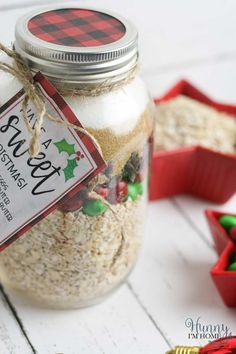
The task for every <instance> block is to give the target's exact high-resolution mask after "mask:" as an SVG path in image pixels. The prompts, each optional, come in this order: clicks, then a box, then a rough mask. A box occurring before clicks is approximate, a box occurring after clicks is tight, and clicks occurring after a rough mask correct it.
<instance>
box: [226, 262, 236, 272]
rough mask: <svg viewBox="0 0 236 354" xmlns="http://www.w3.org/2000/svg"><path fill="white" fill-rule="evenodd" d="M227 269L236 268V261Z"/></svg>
mask: <svg viewBox="0 0 236 354" xmlns="http://www.w3.org/2000/svg"><path fill="white" fill-rule="evenodd" d="M227 270H236V262H234V263H231V264H230V265H229V266H228V269H227Z"/></svg>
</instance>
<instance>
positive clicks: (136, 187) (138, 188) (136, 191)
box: [128, 183, 143, 202]
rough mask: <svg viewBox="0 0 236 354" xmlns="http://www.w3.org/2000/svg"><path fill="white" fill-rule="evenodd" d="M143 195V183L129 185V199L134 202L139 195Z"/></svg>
mask: <svg viewBox="0 0 236 354" xmlns="http://www.w3.org/2000/svg"><path fill="white" fill-rule="evenodd" d="M142 194H143V185H142V183H132V184H131V183H130V184H128V197H130V198H131V199H132V201H133V202H134V201H135V200H136V199H137V198H138V196H139V195H142Z"/></svg>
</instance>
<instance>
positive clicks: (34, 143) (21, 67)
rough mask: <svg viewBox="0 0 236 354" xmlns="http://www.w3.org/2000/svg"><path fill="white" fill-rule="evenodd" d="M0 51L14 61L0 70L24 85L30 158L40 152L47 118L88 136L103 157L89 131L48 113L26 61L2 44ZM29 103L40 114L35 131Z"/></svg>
mask: <svg viewBox="0 0 236 354" xmlns="http://www.w3.org/2000/svg"><path fill="white" fill-rule="evenodd" d="M0 51H2V52H4V53H5V54H6V55H7V56H8V57H9V58H11V59H12V60H13V65H9V64H7V63H5V62H3V61H0V70H2V71H4V72H6V73H8V74H10V75H12V76H14V77H16V78H17V79H18V80H19V81H20V83H21V84H22V86H23V88H24V91H25V96H24V99H23V102H22V113H23V119H24V122H25V126H26V128H27V130H28V132H29V133H30V135H31V139H30V143H29V154H30V157H35V156H37V155H38V154H39V152H40V149H41V145H40V134H41V129H42V126H43V122H44V118H45V117H46V118H48V119H49V120H50V121H52V122H54V123H57V124H60V125H63V126H65V127H67V128H73V129H75V130H76V131H79V132H81V133H84V134H86V135H88V136H89V138H90V139H91V140H92V141H93V143H94V145H95V146H96V148H97V149H98V151H99V153H100V154H101V156H103V155H102V150H101V147H100V145H99V144H98V142H97V140H96V139H95V138H94V137H93V136H92V135H91V134H90V133H89V132H88V131H87V130H85V129H84V128H82V127H79V126H77V125H74V124H71V123H70V122H68V121H62V120H60V119H58V118H55V117H53V116H52V115H51V114H49V113H48V112H47V110H46V107H45V103H44V100H43V98H42V97H41V95H40V92H39V89H38V88H37V86H36V85H35V83H34V78H33V75H32V73H31V70H30V68H29V67H28V65H27V64H26V62H25V61H24V59H23V58H22V57H21V56H20V55H19V54H18V53H16V52H15V51H14V50H11V49H9V48H7V47H5V46H4V45H3V44H2V43H0ZM29 101H32V102H33V104H34V106H35V108H36V110H37V112H38V113H39V116H38V119H37V121H36V124H35V127H34V129H33V128H32V127H31V125H30V123H29V120H28V117H27V106H28V102H29Z"/></svg>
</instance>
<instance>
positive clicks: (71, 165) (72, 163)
mask: <svg viewBox="0 0 236 354" xmlns="http://www.w3.org/2000/svg"><path fill="white" fill-rule="evenodd" d="M77 166H78V164H77V162H76V158H75V159H72V160H67V166H66V167H65V168H64V169H63V172H64V176H65V182H67V181H68V180H69V179H71V178H73V177H75V175H74V169H75V168H76V167H77Z"/></svg>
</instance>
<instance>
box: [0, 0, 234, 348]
mask: <svg viewBox="0 0 236 354" xmlns="http://www.w3.org/2000/svg"><path fill="white" fill-rule="evenodd" d="M53 2H54V1H53V0H51V1H47V0H8V1H6V0H1V1H0V35H1V38H0V40H1V41H2V42H4V43H5V44H7V43H10V42H11V41H12V40H13V38H14V23H15V21H16V19H17V17H18V16H19V15H21V14H23V13H24V12H26V11H28V10H29V9H32V8H34V7H35V6H39V5H40V6H41V5H44V4H47V5H50V4H52V3H53ZM60 3H63V1H60ZM67 4H68V2H67ZM76 4H83V5H86V4H87V5H94V6H97V7H102V8H108V9H113V10H116V11H117V12H120V13H121V14H123V15H125V16H126V17H128V18H130V19H131V20H133V21H134V22H135V23H136V24H137V26H138V27H139V30H140V49H141V53H142V72H143V76H144V78H145V80H146V82H147V84H148V85H149V88H150V91H151V93H152V95H153V96H158V95H160V94H161V93H163V92H164V91H165V90H166V89H167V88H168V87H169V86H170V85H172V84H173V83H174V82H175V81H177V80H178V79H180V78H186V79H188V80H190V81H191V82H193V83H194V84H196V85H197V86H198V87H199V88H201V89H203V90H204V91H205V92H206V93H208V94H209V95H210V96H212V97H214V98H215V99H218V100H221V101H225V102H231V103H236V25H235V13H236V2H235V0H225V1H222V0H198V1H195V2H194V1H189V0H178V1H173V0H172V1H171V0H165V1H161V0H146V1H135V0H129V1H127V0H119V1H115V0H110V1H109V0H97V1H95V0H94V1H91V0H87V1H80V2H76ZM0 75H1V73H0ZM0 78H1V76H0ZM205 208H214V209H220V210H225V211H228V212H235V211H236V198H235V197H234V198H232V199H231V200H230V201H229V202H228V203H227V204H226V205H223V206H219V205H214V204H211V203H209V202H206V201H202V200H198V199H194V198H191V197H188V196H178V197H175V198H172V199H169V200H163V201H158V202H153V203H150V205H149V213H148V217H147V231H146V235H145V239H144V244H143V249H142V252H141V255H140V258H139V261H138V263H137V266H136V268H135V270H134V271H133V273H132V274H131V276H130V278H129V280H128V281H127V282H126V284H125V285H123V286H122V287H121V288H120V289H119V290H118V291H117V292H116V293H115V294H114V295H113V296H112V297H111V298H110V299H108V300H107V301H106V302H105V303H103V304H101V305H98V306H96V307H92V308H89V309H84V310H77V311H55V310H54V311H50V310H45V309H39V308H34V307H32V306H30V305H29V304H28V303H27V302H26V301H24V300H22V299H19V298H17V297H16V296H15V295H14V294H13V293H12V292H11V291H9V290H8V289H3V288H1V289H0V354H30V353H38V354H62V353H63V354H100V353H105V354H139V353H144V354H162V353H163V354H164V352H165V351H166V350H168V349H169V348H170V347H171V346H173V345H175V344H181V343H186V344H187V343H189V344H192V345H194V344H199V343H200V344H205V343H206V340H193V339H191V340H190V339H189V338H188V333H189V329H188V328H187V327H186V325H185V321H186V319H187V318H192V319H193V320H196V319H197V318H199V317H200V318H201V320H200V321H201V323H202V324H205V325H206V324H211V325H215V324H224V325H225V326H228V328H229V329H230V331H231V332H232V333H235V332H236V312H235V310H232V309H231V310H230V309H228V308H226V307H225V306H224V305H223V303H222V301H221V299H220V297H219V295H218V293H217V291H216V289H215V287H214V285H213V283H212V281H211V278H210V276H209V270H210V268H211V267H212V265H213V264H214V263H215V262H216V260H217V256H216V253H215V251H214V249H213V243H212V240H211V237H210V233H209V230H208V228H207V225H206V221H205V218H204V215H203V210H204V209H205Z"/></svg>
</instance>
